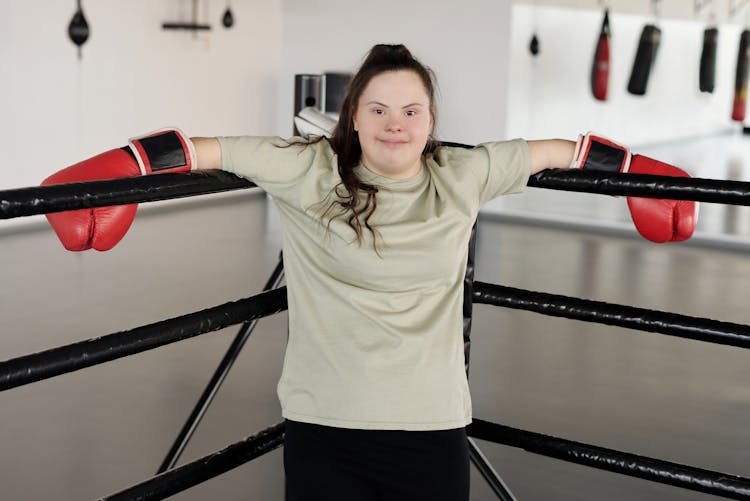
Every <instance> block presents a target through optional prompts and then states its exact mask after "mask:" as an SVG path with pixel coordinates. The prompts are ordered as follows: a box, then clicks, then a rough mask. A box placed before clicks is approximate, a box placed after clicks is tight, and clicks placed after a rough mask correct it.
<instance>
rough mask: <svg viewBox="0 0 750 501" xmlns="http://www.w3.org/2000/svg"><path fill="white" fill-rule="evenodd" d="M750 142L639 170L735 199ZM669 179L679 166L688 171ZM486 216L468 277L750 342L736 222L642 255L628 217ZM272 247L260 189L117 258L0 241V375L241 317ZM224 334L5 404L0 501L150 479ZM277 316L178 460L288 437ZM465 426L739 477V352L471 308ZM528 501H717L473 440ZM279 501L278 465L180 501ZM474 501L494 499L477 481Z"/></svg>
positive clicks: (676, 150) (270, 216)
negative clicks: (680, 319) (175, 320)
mask: <svg viewBox="0 0 750 501" xmlns="http://www.w3.org/2000/svg"><path fill="white" fill-rule="evenodd" d="M748 142H750V139H745V138H742V137H738V136H726V137H724V136H719V137H714V138H708V139H696V140H694V141H690V142H688V143H675V144H670V145H661V146H659V147H654V148H652V149H650V150H647V151H643V152H644V153H647V154H651V155H652V156H656V157H657V158H660V159H663V160H666V161H672V162H675V163H677V164H678V165H681V166H683V167H684V168H686V170H689V171H690V172H691V173H692V174H693V175H695V176H699V177H711V178H719V179H738V180H747V177H748V176H750V174H749V173H750V161H748V160H747V159H748V158H750V155H747V154H746V149H747V148H748V146H747V143H748ZM681 160H682V161H681ZM505 198H506V200H505V201H504V203H505V212H504V213H503V214H499V215H498V214H494V215H493V214H484V215H482V216H481V217H480V225H479V231H478V241H477V256H476V257H477V270H476V279H477V280H481V281H485V282H492V283H498V284H502V285H508V286H514V287H519V288H523V289H529V290H533V291H541V292H549V293H556V294H564V295H569V296H577V297H583V298H588V299H595V300H601V301H608V302H612V303H618V304H630V305H634V306H639V307H644V308H649V309H654V310H662V311H670V312H675V313H682V314H687V315H693V316H698V317H706V318H712V319H717V320H725V321H731V322H737V323H743V324H745V323H748V316H747V307H746V301H747V297H750V294H749V293H750V259H749V258H748V253H750V244H748V241H749V240H748V234H749V233H750V224H748V217H749V216H748V214H747V212H746V209H747V208H746V207H728V206H720V205H715V204H703V205H702V207H701V221H700V224H699V228H698V232H697V233H696V236H695V237H694V238H693V239H692V240H690V241H688V242H685V243H681V244H667V245H656V244H652V243H649V242H646V241H644V240H642V239H640V238H639V237H638V236H637V234H635V232H634V231H633V230H632V228H631V227H630V225H629V222H628V216H627V210H626V209H625V208H624V206H625V202H624V200H623V199H620V198H612V197H602V196H597V195H586V194H574V193H566V192H552V191H550V190H539V189H529V190H527V192H526V193H524V194H521V195H512V196H509V197H505ZM280 246H281V237H280V232H279V226H278V221H277V218H276V211H275V209H274V207H273V205H272V203H271V202H270V201H269V200H268V199H267V198H266V197H264V196H263V195H262V194H261V193H260V192H259V191H257V190H247V191H243V192H236V193H233V194H225V195H208V196H204V197H198V198H194V199H191V200H189V201H172V202H157V203H152V204H144V205H142V206H141V209H140V214H139V217H138V218H137V219H136V222H135V224H134V226H133V228H132V229H131V231H130V232H129V234H128V235H127V236H126V238H125V239H124V240H123V242H122V243H121V244H120V245H119V246H118V247H116V248H115V249H113V250H112V251H110V252H106V253H96V252H93V251H91V252H86V253H69V252H65V251H64V250H63V249H62V247H61V246H60V245H59V243H58V242H57V239H56V237H55V236H54V234H53V233H52V232H51V230H49V229H48V228H47V227H46V225H44V224H36V223H32V224H30V225H29V226H28V227H27V228H21V227H18V226H14V227H13V228H10V229H5V230H3V229H2V228H1V227H0V249H2V256H3V259H2V261H0V283H2V284H3V285H4V286H3V287H2V288H1V289H0V304H2V312H3V314H2V315H1V316H0V332H2V336H0V353H1V354H2V355H0V359H11V358H15V357H18V356H21V355H25V354H29V353H35V352H38V351H42V350H45V349H49V348H52V347H56V346H62V345H65V344H69V343H73V342H76V341H80V340H84V339H89V338H93V337H97V336H101V335H105V334H109V333H113V332H116V331H120V330H125V329H131V328H134V327H138V326H141V325H145V324H148V323H152V322H156V321H159V320H163V319H166V318H171V317H175V316H179V315H182V314H186V313H190V312H193V311H197V310H200V309H202V308H207V307H210V306H214V305H218V304H222V303H224V302H227V301H231V300H235V299H239V298H243V297H248V296H250V295H253V294H255V293H257V292H259V291H260V290H261V289H262V287H263V285H264V283H265V282H266V280H267V278H268V276H269V275H270V273H271V271H272V269H273V267H274V266H275V265H276V263H277V260H278V255H279V250H280ZM237 330H238V328H237V327H233V328H229V329H225V330H223V331H219V332H217V333H214V334H207V335H203V336H199V337H197V338H194V339H191V340H188V341H183V342H180V343H176V344H172V345H169V346H166V347H162V348H159V349H156V350H151V351H148V352H145V353H142V354H139V355H135V356H131V357H127V358H124V359H120V360H117V361H114V362H110V363H107V364H103V365H99V366H96V367H92V368H89V369H85V370H81V371H78V372H74V373H71V374H67V375H63V376H59V377H56V378H53V379H49V380H46V381H41V382H37V383H34V384H31V385H27V386H23V387H20V388H16V389H13V390H9V391H6V392H3V393H2V394H0V409H1V410H2V411H1V415H2V426H0V443H1V444H2V450H3V452H2V455H0V486H1V487H0V492H1V493H2V494H0V497H1V498H2V499H8V500H27V499H29V500H34V499H55V500H57V501H67V500H82V499H97V498H99V497H102V496H105V495H107V494H111V493H113V492H116V491H119V490H121V489H123V488H125V487H128V486H130V485H132V484H134V483H137V482H139V481H141V480H143V479H146V478H148V477H150V476H152V475H153V474H154V473H155V471H156V469H157V468H158V466H159V464H160V463H161V461H162V459H163V458H164V456H165V455H166V453H167V451H168V450H169V448H170V446H171V444H172V442H173V440H174V438H175V436H176V434H177V432H178V430H179V429H180V427H181V426H182V424H183V423H184V422H185V419H186V418H187V416H188V414H189V413H190V411H191V409H192V407H193V405H194V403H195V401H196V400H197V398H198V396H199V395H200V393H201V392H202V390H203V388H204V387H205V385H206V383H207V381H208V379H209V377H210V376H211V374H212V372H213V370H214V369H215V367H216V365H217V364H218V362H219V360H220V359H221V357H222V356H223V354H224V352H225V351H226V349H227V347H228V345H229V344H230V342H231V340H232V339H233V337H234V335H235V333H236V332H237ZM285 332H286V315H285V314H279V315H276V316H274V317H270V318H267V319H263V320H261V321H260V323H259V324H258V327H257V329H256V330H255V332H254V333H253V335H252V337H251V339H250V340H249V342H248V344H247V345H246V347H245V350H244V352H243V353H242V355H241V356H240V358H239V360H238V361H237V362H236V364H235V366H234V368H233V370H232V372H231V373H230V375H229V376H228V378H227V380H226V381H225V383H224V385H223V387H222V388H221V390H220V391H219V393H218V396H217V398H216V400H215V402H214V404H213V405H212V407H211V408H210V410H209V411H208V414H207V415H206V417H205V419H204V420H203V422H202V423H201V425H200V426H199V428H198V431H197V433H196V435H195V437H194V438H193V440H192V441H191V442H190V444H189V446H188V447H187V450H186V451H185V454H184V455H183V458H182V462H186V461H189V460H192V459H195V458H198V457H201V456H203V455H206V454H209V453H211V452H213V451H216V450H219V449H222V448H223V447H225V446H226V445H228V444H230V443H234V442H236V441H238V440H240V439H242V438H244V437H246V436H248V435H252V434H254V433H255V432H257V431H259V430H260V429H262V428H265V427H267V426H270V425H272V424H275V423H277V422H278V421H279V420H280V417H279V416H280V414H279V405H278V402H277V399H276V394H275V385H276V380H277V378H278V376H279V373H280V370H281V362H282V357H283V349H284V342H285ZM472 347H473V349H472V359H471V360H472V362H471V377H470V381H471V386H472V394H473V399H474V414H475V416H477V417H480V418H483V419H487V420H491V421H496V422H500V423H502V424H507V425H510V426H514V427H518V428H522V429H526V430H530V431H536V432H540V433H545V434H549V435H554V436H559V437H563V438H567V439H571V440H576V441H580V442H585V443H590V444H596V445H600V446H604V447H609V448H614V449H618V450H622V451H628V452H633V453H637V454H641V455H645V456H650V457H655V458H661V459H665V460H670V461H674V462H678V463H682V464H687V465H692V466H697V467H701V468H706V469H709V470H715V471H723V472H726V473H730V474H736V475H742V476H745V477H750V427H748V426H747V424H748V422H750V364H748V353H747V352H745V351H744V350H742V349H739V348H731V347H726V346H720V345H715V344H709V343H704V342H698V341H690V340H684V339H678V338H672V337H668V336H663V335H660V334H653V333H645V332H639V331H633V330H628V329H622V328H615V327H608V326H603V325H597V324H590V323H584V322H578V321H573V320H566V319H560V318H553V317H546V316H542V315H538V314H534V313H528V312H522V311H517V310H510V309H505V308H497V307H490V306H485V305H476V306H475V309H474V324H473V345H472ZM478 444H479V445H480V447H481V449H482V451H483V452H484V453H485V455H486V456H487V457H488V458H489V459H490V461H491V462H492V464H493V465H494V466H495V468H496V469H497V470H498V472H499V473H500V474H501V476H502V477H503V479H504V480H505V482H506V484H507V485H508V487H509V488H510V489H511V490H512V491H513V493H514V494H515V496H516V497H517V498H518V499H519V500H550V501H573V500H576V501H581V500H585V501H588V500H591V501H594V500H596V501H599V500H602V499H607V500H628V501H630V500H634V499H637V500H660V501H664V500H674V501H676V500H680V501H683V500H703V499H714V498H713V497H712V496H708V495H705V494H699V493H694V492H690V491H687V490H683V489H679V488H673V487H669V486H664V485H660V484H657V483H653V482H648V481H643V480H639V479H634V478H630V477H625V476H620V475H616V474H613V473H608V472H603V471H600V470H595V469H591V468H587V467H583V466H578V465H574V464H569V463H565V462H562V461H558V460H554V459H549V458H546V457H542V456H537V455H534V454H530V453H527V452H524V451H522V450H518V449H513V448H510V447H506V446H500V445H495V444H490V443H486V442H481V441H479V442H478ZM282 498H283V473H282V465H281V450H277V451H274V452H273V453H270V454H268V455H266V456H264V457H263V458H261V459H258V460H255V461H252V462H251V463H248V464H246V465H244V466H242V467H240V468H237V469H235V470H233V471H231V472H229V473H226V474H224V475H222V476H219V477H217V478H214V479H212V480H210V481H208V482H205V483H203V484H201V485H199V486H197V487H195V488H192V489H190V490H188V491H185V492H183V493H182V494H179V495H177V496H175V497H174V498H173V499H180V500H204V499H221V500H251V499H258V500H276V499H279V500H280V499H282ZM471 499H472V500H473V501H480V500H482V501H484V500H492V499H495V497H494V495H493V494H492V492H491V491H490V490H489V488H488V487H487V485H486V484H485V482H484V480H483V479H482V478H481V477H480V476H479V475H478V474H477V473H476V472H475V471H474V472H473V479H472V498H471Z"/></svg>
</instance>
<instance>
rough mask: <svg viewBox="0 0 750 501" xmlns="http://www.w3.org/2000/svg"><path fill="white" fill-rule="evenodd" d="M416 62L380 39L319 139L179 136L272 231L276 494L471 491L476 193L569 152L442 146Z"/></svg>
mask: <svg viewBox="0 0 750 501" xmlns="http://www.w3.org/2000/svg"><path fill="white" fill-rule="evenodd" d="M434 96H435V91H434V83H433V79H432V75H431V73H430V71H429V70H428V69H427V68H425V67H424V66H423V65H422V64H420V63H419V62H418V61H417V60H416V59H415V58H414V57H413V56H412V55H411V54H410V52H409V51H408V50H407V49H406V48H405V47H404V46H402V45H395V46H391V45H377V46H375V47H374V48H373V49H372V50H371V51H370V53H369V55H368V56H367V58H366V59H365V61H364V63H363V64H362V67H361V68H360V69H359V71H358V72H357V73H356V74H355V76H354V77H353V79H352V82H351V84H350V88H349V92H348V95H347V96H346V98H345V100H344V102H343V105H342V109H341V113H340V119H339V122H338V125H337V127H336V129H335V131H334V133H333V135H332V137H331V139H330V141H329V140H326V139H319V140H317V141H313V142H312V143H311V144H308V143H307V142H304V143H303V142H296V141H292V142H291V143H287V142H285V141H282V140H279V139H268V138H257V137H233V138H229V137H225V138H218V139H217V138H193V143H194V145H195V148H196V151H197V158H198V166H199V168H207V169H215V168H222V169H225V170H228V171H231V172H234V173H236V174H238V175H240V176H243V177H246V178H248V179H251V180H252V181H254V182H255V183H257V184H258V185H259V186H260V187H261V188H263V189H264V190H266V191H267V192H268V193H269V194H270V195H271V196H272V197H273V198H274V199H275V201H276V202H277V204H278V207H279V210H280V213H281V218H282V226H283V228H284V267H285V273H286V280H287V286H288V294H289V343H288V346H287V351H286V358H285V362H284V370H283V373H282V376H281V380H280V382H279V387H278V392H279V397H280V400H281V404H282V408H283V415H284V417H285V418H286V419H287V428H286V430H287V431H286V445H285V452H284V463H285V469H286V475H287V496H288V497H287V499H289V500H290V501H294V500H303V499H304V500H307V499H310V500H312V499H329V500H330V499H346V500H369V499H372V500H375V499H383V500H397V499H398V500H401V499H403V500H410V501H413V500H418V499H429V500H432V501H436V500H441V499H445V500H450V501H458V500H461V499H468V493H469V462H468V451H467V441H466V434H465V430H464V428H465V426H466V425H467V424H469V422H470V421H471V403H470V397H469V388H468V384H467V380H466V374H465V372H464V359H463V339H462V336H461V333H462V309H461V306H462V300H463V299H462V298H463V296H462V291H463V282H462V280H463V276H464V273H465V267H466V259H467V252H468V243H469V237H470V232H471V228H472V225H473V224H474V221H475V219H476V217H477V214H478V211H479V208H480V207H481V205H482V204H483V203H484V202H486V201H488V200H490V199H491V198H493V197H495V196H498V195H501V194H504V193H509V192H515V191H520V190H521V189H522V188H523V187H524V186H525V185H526V182H527V180H528V176H529V175H530V174H531V173H534V172H537V171H539V170H541V169H544V168H547V167H567V166H568V165H569V164H570V163H571V160H572V158H573V149H574V143H573V142H570V141H559V140H550V141H538V142H528V143H527V142H526V141H523V140H515V141H509V142H500V143H490V144H487V145H483V146H480V147H477V148H474V149H463V148H452V147H440V146H438V145H437V143H436V142H435V141H434V140H433V139H432V132H433V130H434V126H435V116H436V113H435V97H434Z"/></svg>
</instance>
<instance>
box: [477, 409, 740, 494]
mask: <svg viewBox="0 0 750 501" xmlns="http://www.w3.org/2000/svg"><path fill="white" fill-rule="evenodd" d="M467 432H468V434H469V436H472V437H474V438H478V439H480V440H487V441H490V442H495V443H499V444H504V445H509V446H512V447H518V448H521V449H524V450H526V451H528V452H533V453H535V454H540V455H543V456H547V457H553V458H556V459H561V460H564V461H569V462H571V463H577V464H581V465H585V466H590V467H593V468H598V469H602V470H608V471H612V472H615V473H620V474H622V475H628V476H631V477H638V478H642V479H646V480H651V481H655V482H659V483H662V484H668V485H674V486H677V487H683V488H685V489H690V490H692V491H698V492H705V493H708V494H714V495H718V496H722V497H726V498H730V499H750V479H749V478H744V477H740V476H737V475H728V474H726V473H721V472H715V471H711V470H705V469H702V468H696V467H693V466H685V465H681V464H678V463H672V462H670V461H663V460H660V459H653V458H650V457H646V456H639V455H636V454H630V453H627V452H620V451H616V450H613V449H607V448H604V447H599V446H595V445H588V444H584V443H581V442H574V441H571V440H566V439H562V438H557V437H552V436H549V435H542V434H540V433H534V432H530V431H525V430H519V429H517V428H511V427H509V426H504V425H500V424H496V423H491V422H488V421H483V420H481V419H476V418H474V420H473V421H472V423H471V424H470V425H469V426H468V428H467Z"/></svg>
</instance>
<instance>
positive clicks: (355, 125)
mask: <svg viewBox="0 0 750 501" xmlns="http://www.w3.org/2000/svg"><path fill="white" fill-rule="evenodd" d="M352 126H353V127H354V132H359V126H358V125H357V114H356V113H355V114H353V115H352Z"/></svg>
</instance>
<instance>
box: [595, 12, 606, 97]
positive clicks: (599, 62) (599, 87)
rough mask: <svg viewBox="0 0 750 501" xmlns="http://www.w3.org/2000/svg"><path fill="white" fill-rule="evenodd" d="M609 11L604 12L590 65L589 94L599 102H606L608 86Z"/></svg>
mask: <svg viewBox="0 0 750 501" xmlns="http://www.w3.org/2000/svg"><path fill="white" fill-rule="evenodd" d="M609 37H610V32H609V9H605V10H604V20H603V21H602V29H601V30H600V32H599V41H598V42H597V43H596V51H595V52H594V62H593V63H592V64H591V92H592V93H593V94H594V97H595V98H596V99H598V100H599V101H606V100H607V87H608V85H609Z"/></svg>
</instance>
